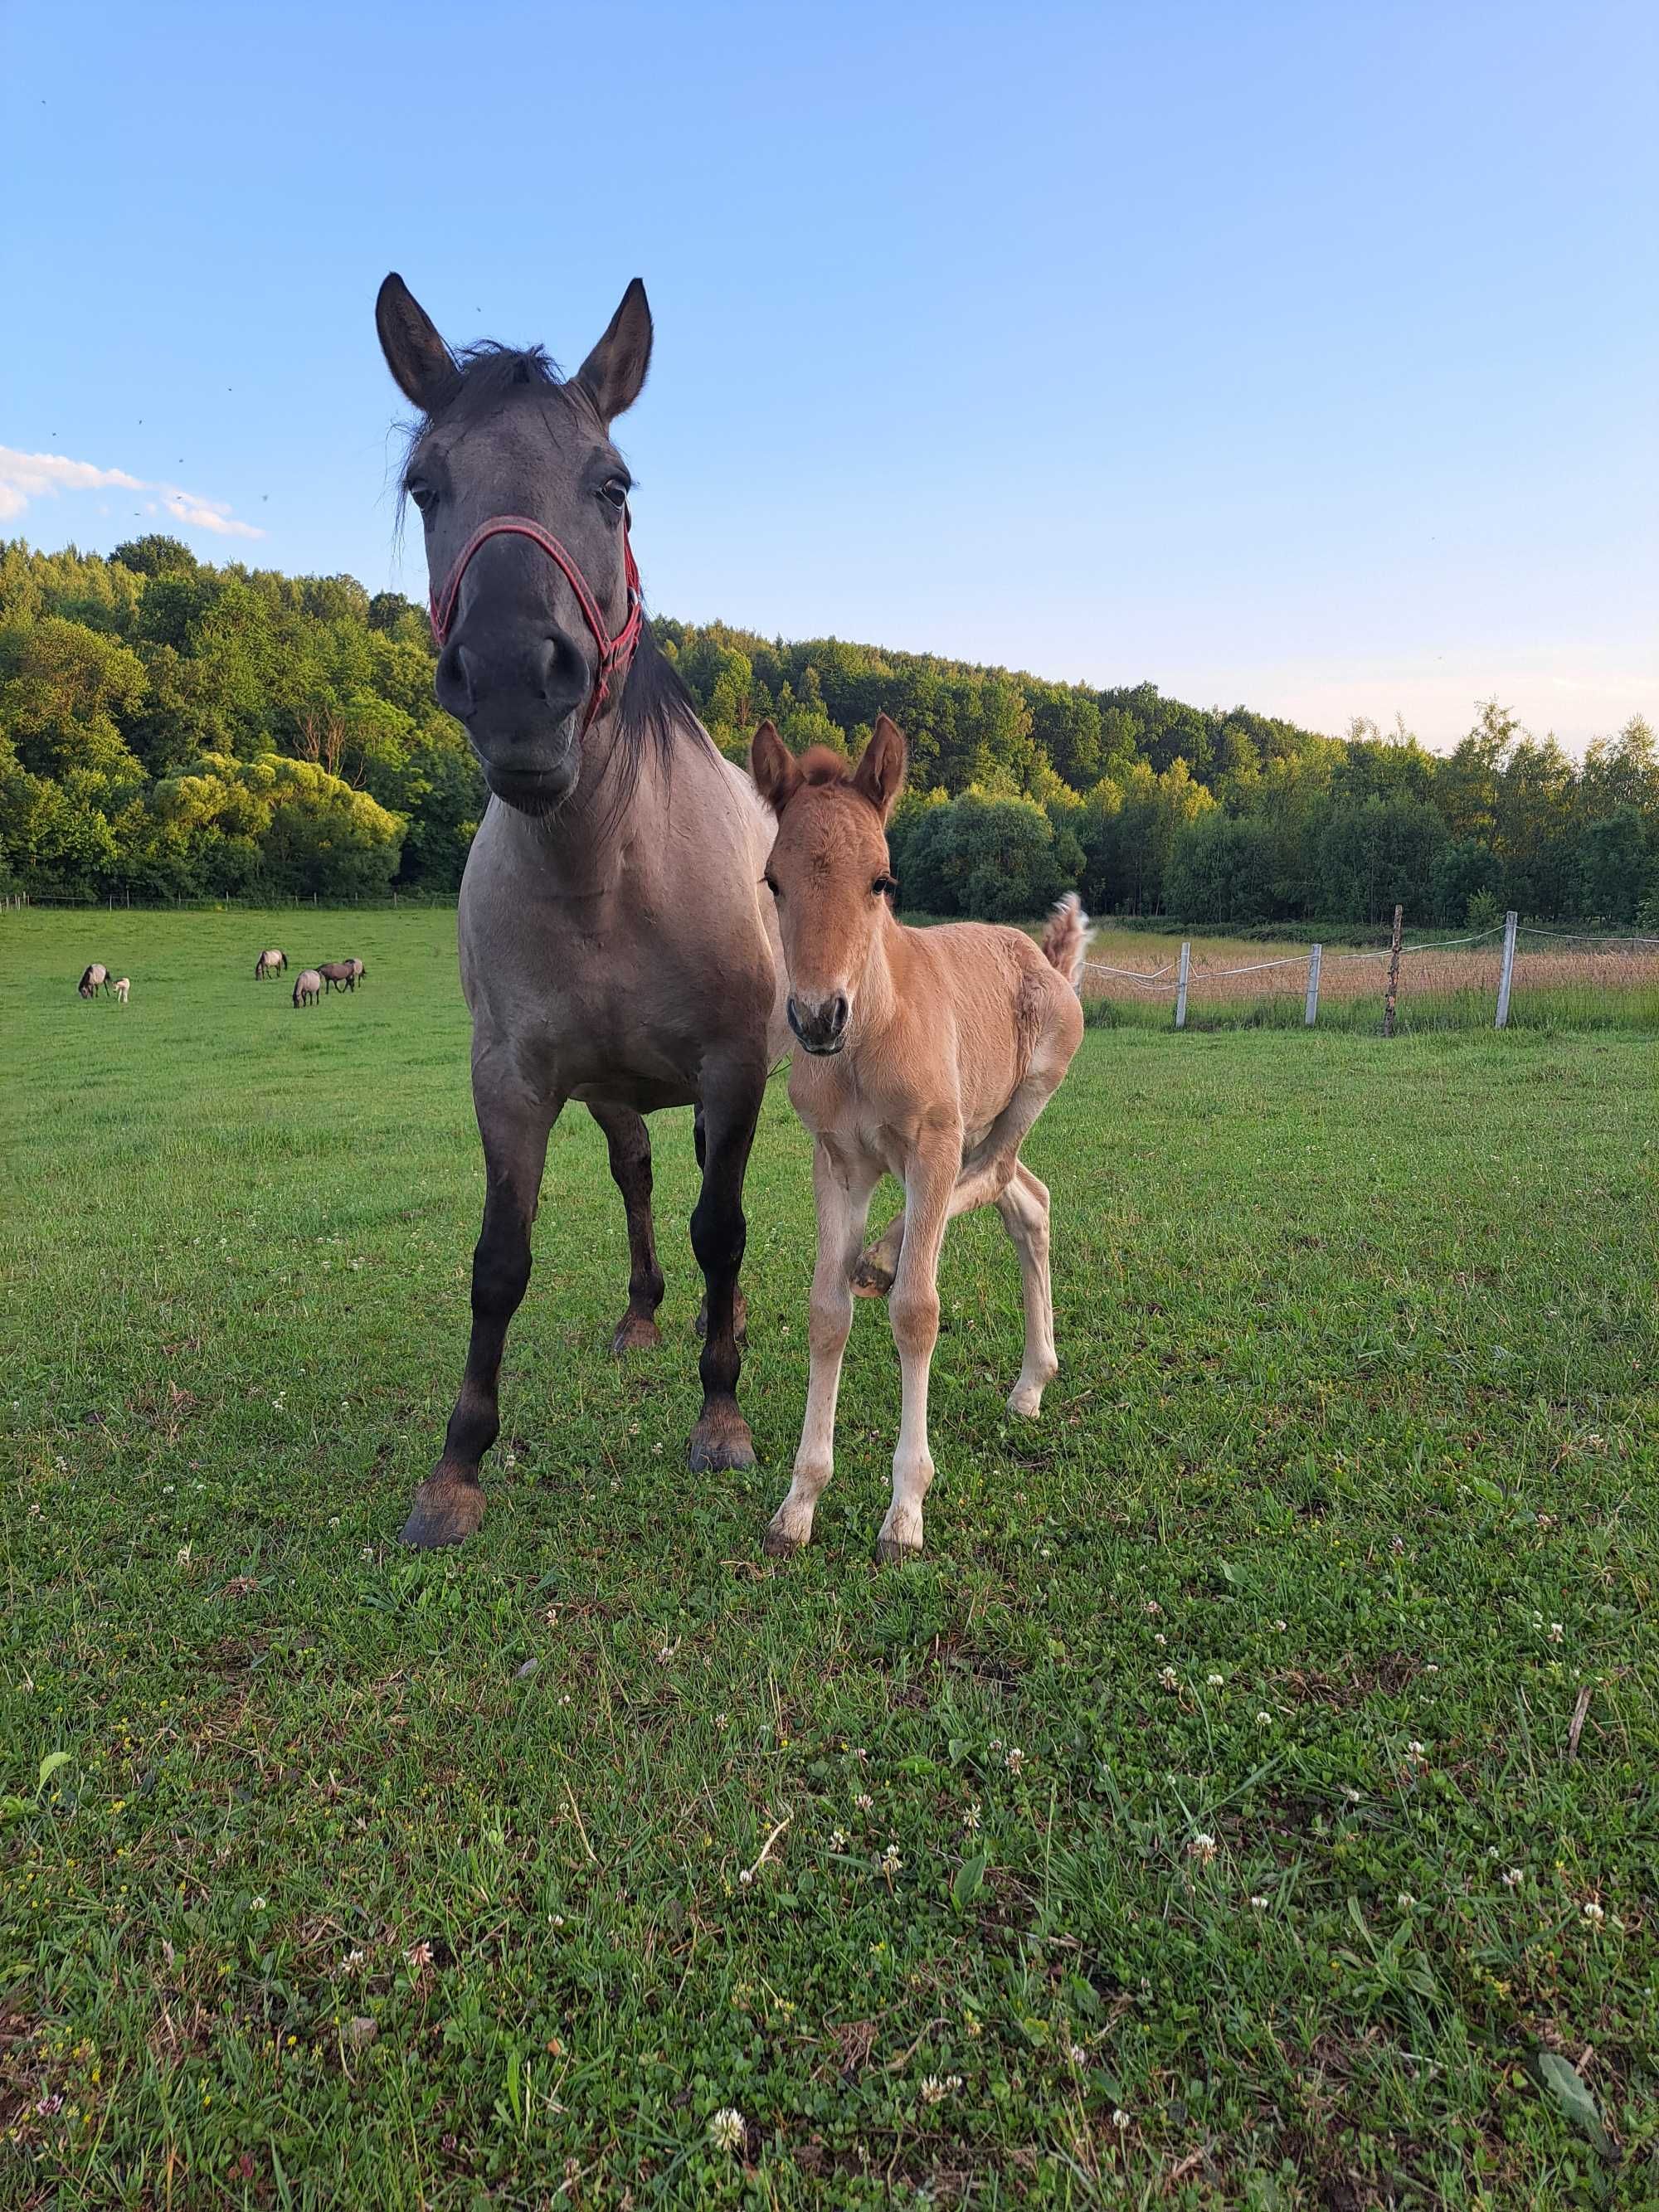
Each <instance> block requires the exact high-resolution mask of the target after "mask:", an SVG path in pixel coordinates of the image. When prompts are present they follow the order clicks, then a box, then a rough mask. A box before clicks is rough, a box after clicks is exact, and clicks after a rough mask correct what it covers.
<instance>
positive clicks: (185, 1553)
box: [178, 1544, 190, 1567]
mask: <svg viewBox="0 0 1659 2212" xmlns="http://www.w3.org/2000/svg"><path fill="white" fill-rule="evenodd" d="M178 1565H179V1566H181V1567H187V1566H188V1565H190V1546H189V1545H188V1544H180V1545H179V1559H178Z"/></svg>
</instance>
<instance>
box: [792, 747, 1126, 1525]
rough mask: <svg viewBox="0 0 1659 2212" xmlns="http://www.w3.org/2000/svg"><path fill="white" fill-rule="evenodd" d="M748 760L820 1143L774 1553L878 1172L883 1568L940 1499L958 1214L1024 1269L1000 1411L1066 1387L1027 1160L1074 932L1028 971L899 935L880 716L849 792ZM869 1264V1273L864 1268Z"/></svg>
mask: <svg viewBox="0 0 1659 2212" xmlns="http://www.w3.org/2000/svg"><path fill="white" fill-rule="evenodd" d="M750 763H751V767H752V770H753V774H754V778H755V784H756V787H757V790H758V791H759V792H760V793H761V795H762V796H763V798H764V799H767V800H768V801H769V804H770V805H771V807H772V809H773V811H774V812H775V815H776V816H777V822H778V829H777V841H776V842H775V844H774V846H773V848H772V851H771V854H770V856H769V859H768V860H767V864H766V881H767V884H768V885H769V887H770V889H771V890H772V894H773V896H774V897H775V899H776V901H777V905H778V916H779V921H780V922H781V927H782V932H783V950H784V957H785V960H786V961H787V965H788V974H789V1024H790V1027H791V1028H792V1029H793V1030H794V1033H795V1035H796V1036H797V1037H799V1040H800V1042H801V1043H802V1045H803V1046H804V1047H805V1054H804V1056H802V1057H799V1058H798V1059H797V1060H796V1061H795V1065H794V1070H793V1073H792V1075H791V1077H790V1079H789V1096H790V1098H791V1100H792V1102H793V1104H794V1107H795V1110H796V1111H797V1112H798V1113H799V1115H800V1117H801V1119H802V1121H805V1124H806V1126H807V1127H808V1128H809V1129H810V1130H811V1132H812V1139H813V1152H812V1189H813V1194H814V1197H815V1198H816V1200H817V1217H818V1251H817V1267H816V1268H815V1269H814V1272H813V1275H812V1295H811V1309H810V1323H809V1330H808V1341H809V1348H810V1352H811V1374H810V1380H809V1382H808V1384H807V1393H806V1418H805V1422H804V1423H803V1425H802V1428H801V1438H800V1448H799V1451H798V1452H797V1454H796V1455H795V1469H794V1480H793V1481H792V1482H791V1484H790V1486H789V1492H788V1495H787V1497H786V1498H785V1499H784V1501H783V1503H782V1504H781V1505H780V1506H779V1508H778V1510H777V1512H776V1514H775V1516H774V1517H773V1520H772V1523H771V1526H770V1527H769V1529H768V1530H767V1534H766V1548H767V1550H768V1551H769V1552H772V1553H789V1552H793V1551H798V1550H799V1547H801V1546H802V1545H803V1544H805V1542H806V1541H807V1540H808V1539H809V1538H810V1536H811V1533H812V1515H813V1511H814V1509H815V1508H816V1506H817V1501H818V1498H819V1496H820V1495H821V1493H822V1492H823V1486H824V1485H825V1484H826V1483H827V1482H828V1481H829V1475H830V1470H831V1467H832V1464H833V1459H834V1451H835V1431H836V1393H837V1391H838V1389H839V1388H840V1383H841V1363H842V1353H843V1352H844V1351H845V1350H846V1346H847V1339H848V1333H849V1331H850V1329H851V1328H852V1322H853V1273H854V1267H856V1266H858V1265H859V1247H860V1244H861V1243H862V1242H863V1238H864V1225H865V1221H866V1218H867V1216H868V1214H869V1211H870V1199H871V1194H872V1192H873V1191H874V1189H875V1187H876V1185H877V1183H878V1182H879V1181H880V1180H881V1177H882V1176H883V1174H884V1172H885V1173H888V1174H890V1175H893V1176H896V1177H897V1178H898V1180H899V1181H900V1182H902V1184H903V1185H904V1211H903V1212H902V1215H901V1216H900V1217H899V1218H898V1220H897V1221H896V1223H895V1224H894V1225H893V1228H892V1229H890V1231H888V1232H887V1236H886V1237H884V1238H883V1240H882V1243H883V1244H884V1245H885V1244H887V1243H889V1240H891V1247H892V1251H893V1255H894V1258H895V1260H896V1269H895V1271H894V1273H892V1275H891V1277H890V1281H891V1285H892V1290H891V1297H890V1302H889V1306H888V1312H889V1315H890V1319H891V1322H892V1327H893V1339H894V1341H895V1342H896V1345H897V1346H898V1352H899V1363H900V1368H901V1371H902V1378H903V1411H902V1418H901V1422H900V1429H899V1440H898V1449H897V1450H896V1452H895V1453H894V1455H893V1502H892V1504H891V1506H890V1509H889V1510H888V1514H887V1517H886V1519H885V1520H884V1522H882V1524H881V1534H880V1536H879V1538H878V1541H877V1545H876V1553H877V1557H878V1559H885V1560H893V1559H907V1558H914V1557H915V1554H916V1553H919V1552H920V1551H921V1545H922V1523H921V1505H922V1500H923V1498H925V1497H926V1496H927V1486H928V1485H929V1483H931V1482H932V1480H933V1457H932V1455H931V1453H930V1452H929V1450H928V1445H927V1377H928V1370H929V1368H930V1365H931V1364H932V1361H933V1346H934V1344H935V1342H936V1341H937V1339H938V1336H939V1287H938V1273H939V1249H940V1247H941V1246H942V1244H943V1243H944V1241H945V1224H946V1223H947V1222H948V1221H949V1220H950V1219H951V1218H952V1216H953V1215H955V1214H958V1213H967V1212H970V1211H971V1210H972V1209H973V1208H974V1207H975V1206H995V1207H996V1209H997V1211H998V1212H999V1213H1000V1215H1001V1216H1002V1225H1003V1227H1004V1228H1005V1229H1006V1231H1008V1234H1009V1237H1011V1238H1012V1242H1013V1245H1014V1249H1015V1250H1016V1251H1017V1252H1018V1255H1019V1263H1020V1271H1021V1274H1022V1276H1023V1279H1024V1301H1025V1357H1024V1362H1023V1364H1022V1365H1021V1368H1020V1372H1019V1380H1018V1382H1017V1383H1015V1385H1014V1387H1013V1390H1012V1393H1011V1395H1010V1396H1009V1399H1008V1404H1009V1407H1010V1408H1011V1409H1012V1411H1013V1412H1014V1413H1024V1414H1025V1415H1026V1416H1027V1417H1028V1418H1030V1419H1036V1414H1037V1413H1038V1412H1039V1410H1040V1408H1041V1407H1042V1392H1043V1387H1044V1385H1045V1384H1046V1383H1049V1382H1051V1381H1052V1380H1053V1379H1054V1376H1055V1374H1056V1373H1057V1372H1058V1363H1057V1362H1056V1360H1055V1358H1054V1308H1053V1304H1052V1300H1051V1297H1050V1294H1049V1286H1048V1191H1047V1190H1046V1189H1045V1188H1043V1186H1042V1183H1040V1182H1038V1181H1037V1179H1036V1176H1034V1175H1033V1174H1032V1173H1031V1171H1030V1169H1029V1168H1027V1167H1025V1166H1024V1165H1022V1164H1021V1161H1020V1158H1019V1148H1020V1146H1021V1144H1022V1143H1023V1142H1024V1139H1025V1135H1026V1133H1027V1132H1028V1131H1029V1130H1030V1127H1031V1124H1032V1123H1033V1122H1034V1121H1036V1117H1037V1115H1039V1114H1040V1113H1041V1112H1042V1109H1043V1108H1044V1107H1045V1106H1046V1105H1047V1104H1048V1101H1049V1099H1050V1098H1051V1097H1053V1096H1054V1092H1055V1091H1056V1090H1057V1089H1058V1088H1059V1087H1060V1079H1061V1078H1062V1077H1063V1076H1064V1075H1065V1073H1066V1069H1067V1067H1068V1066H1070V1065H1071V1061H1072V1055H1073V1053H1075V1052H1076V1050H1077V1048H1078V1045H1079V1042H1081V1040H1082V1036H1083V1008H1082V1006H1080V1005H1079V1000H1078V995H1077V985H1078V982H1079V979H1080V977H1081V974H1082V965H1083V954H1084V949H1085V944H1086V941H1087V940H1086V934H1085V929H1086V918H1085V915H1084V913H1083V910H1082V908H1081V907H1080V906H1079V903H1078V902H1077V900H1076V898H1075V897H1072V898H1067V899H1064V900H1062V901H1061V902H1060V905H1059V906H1058V907H1057V908H1055V909H1054V915H1053V918H1052V919H1051V921H1050V922H1049V924H1048V931H1047V933H1046V934H1045V935H1044V938H1043V940H1042V951H1038V949H1037V947H1036V945H1033V944H1032V942H1031V940H1030V938H1029V937H1027V936H1025V935H1024V933H1022V932H1021V931H1019V930H1018V929H998V928H993V927H989V926H988V925H987V924H986V923H983V922H972V921H970V922H962V923H958V924H956V925H955V926H953V927H947V928H942V929H907V928H905V927H903V925H902V923H900V922H899V921H896V919H895V918H894V915H893V913H892V909H891V903H890V902H891V897H892V894H893V892H894V891H895V890H896V888H897V887H896V884H894V882H893V879H892V877H891V876H890V874H889V872H888V860H887V840H886V837H885V836H884V834H883V832H884V828H885V825H886V821H887V817H888V816H889V814H890V812H891V811H892V807H893V802H894V800H895V799H896V798H897V797H898V794H899V787H900V785H901V784H902V781H903V780H904V740H903V738H902V737H901V736H900V735H899V733H898V732H897V730H896V729H895V728H894V726H893V725H892V723H891V722H890V721H889V720H888V719H887V717H886V715H885V714H883V715H882V716H880V717H879V719H878V721H877V723H876V729H875V734H874V736H873V737H872V738H871V740H870V742H869V744H868V745H866V748H865V750H864V757H863V758H862V759H861V760H860V763H859V764H858V767H857V769H856V770H855V771H854V772H853V773H851V774H849V773H848V768H847V763H846V762H845V761H843V760H842V758H841V757H840V755H839V754H836V753H832V752H830V751H829V750H827V749H825V748H823V747H815V748H814V749H813V750H811V752H809V753H807V754H806V755H805V757H803V758H802V759H800V760H799V761H797V760H796V759H795V758H794V757H793V755H792V754H791V753H790V751H789V750H788V748H787V746H786V745H785V744H784V742H783V740H782V738H780V737H779V735H778V733H777V732H776V730H775V729H774V728H773V726H772V725H771V723H770V722H763V723H762V725H761V726H760V728H759V729H758V730H757V732H756V733H755V741H754V744H753V745H752V747H751V748H750ZM895 1232H896V1234H895ZM880 1249H881V1248H880V1247H878V1254H879V1252H880ZM872 1261H875V1262H876V1264H877V1265H879V1261H878V1259H877V1255H866V1266H868V1265H869V1264H871V1262H872Z"/></svg>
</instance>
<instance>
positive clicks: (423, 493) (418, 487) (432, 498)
mask: <svg viewBox="0 0 1659 2212" xmlns="http://www.w3.org/2000/svg"><path fill="white" fill-rule="evenodd" d="M405 489H406V490H407V491H408V493H409V495H410V498H411V499H412V500H413V501H414V502H415V504H416V507H419V508H420V510H421V513H422V514H430V513H431V512H432V510H433V508H434V507H436V505H437V504H438V495H437V493H436V492H435V491H434V490H433V489H432V487H431V485H430V484H429V483H422V482H421V481H419V480H418V479H417V480H416V482H415V483H411V484H409V485H407V486H406V487H405Z"/></svg>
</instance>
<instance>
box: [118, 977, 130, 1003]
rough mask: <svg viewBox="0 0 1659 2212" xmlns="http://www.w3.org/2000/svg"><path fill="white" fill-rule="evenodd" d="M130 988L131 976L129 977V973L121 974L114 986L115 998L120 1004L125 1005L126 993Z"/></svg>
mask: <svg viewBox="0 0 1659 2212" xmlns="http://www.w3.org/2000/svg"><path fill="white" fill-rule="evenodd" d="M131 988H132V978H131V975H123V976H121V977H120V978H119V980H118V981H117V983H116V986H115V995H116V997H117V998H118V1000H120V1001H121V1004H122V1005H123V1006H125V1004H126V1002H127V993H128V992H129V991H130V990H131Z"/></svg>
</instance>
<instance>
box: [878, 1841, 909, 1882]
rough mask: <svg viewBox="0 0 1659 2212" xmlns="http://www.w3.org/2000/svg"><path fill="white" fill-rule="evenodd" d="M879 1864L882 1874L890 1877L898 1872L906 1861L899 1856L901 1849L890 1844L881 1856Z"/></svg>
mask: <svg viewBox="0 0 1659 2212" xmlns="http://www.w3.org/2000/svg"><path fill="white" fill-rule="evenodd" d="M879 1863H880V1868H881V1871H882V1873H883V1874H884V1875H889V1876H891V1875H896V1873H897V1872H898V1870H899V1869H900V1868H901V1867H902V1865H903V1864H904V1861H903V1860H902V1858H901V1857H899V1847H898V1845H897V1844H888V1846H887V1848H886V1850H884V1852H883V1853H882V1855H881V1859H880V1862H879Z"/></svg>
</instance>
